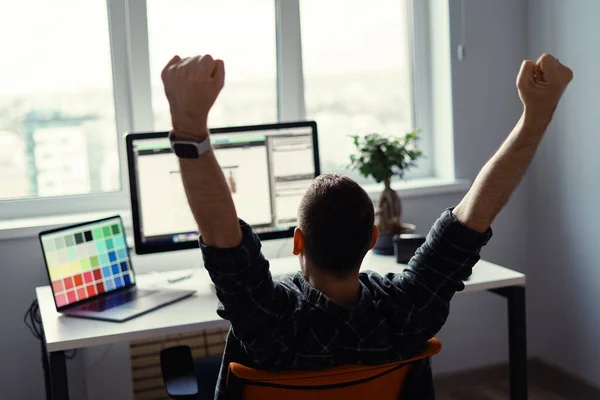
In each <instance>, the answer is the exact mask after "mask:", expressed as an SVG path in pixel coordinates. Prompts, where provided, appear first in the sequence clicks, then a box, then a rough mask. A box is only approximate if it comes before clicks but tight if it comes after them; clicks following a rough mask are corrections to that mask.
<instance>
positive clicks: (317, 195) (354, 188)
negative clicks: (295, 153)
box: [298, 174, 375, 277]
mask: <svg viewBox="0 0 600 400" xmlns="http://www.w3.org/2000/svg"><path fill="white" fill-rule="evenodd" d="M374 220H375V212H374V209H373V201H372V200H371V198H370V197H369V195H368V194H367V192H365V191H364V189H363V188H362V187H360V185H359V184H358V183H356V182H354V181H353V180H352V179H350V178H348V177H346V176H343V175H339V174H325V175H320V176H318V177H317V178H315V179H314V181H313V182H312V185H311V186H310V187H309V189H308V191H307V192H306V194H305V195H304V198H303V199H302V202H301V203H300V209H299V211H298V227H299V228H300V230H301V231H302V234H303V236H304V251H305V254H306V256H307V257H308V258H309V259H310V261H311V262H312V263H313V264H314V265H315V266H316V267H317V268H319V269H321V270H323V271H326V272H328V273H331V274H333V275H336V276H338V277H345V276H347V275H348V274H349V273H350V272H352V271H354V270H356V269H358V268H360V264H361V262H362V259H363V258H364V256H365V254H367V251H369V248H370V245H371V241H372V238H373V223H374Z"/></svg>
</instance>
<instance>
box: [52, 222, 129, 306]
mask: <svg viewBox="0 0 600 400" xmlns="http://www.w3.org/2000/svg"><path fill="white" fill-rule="evenodd" d="M40 240H41V242H42V250H43V254H44V258H45V260H46V266H47V269H48V276H49V278H50V282H51V287H52V292H53V293H54V300H55V302H56V308H57V309H58V310H59V311H60V310H61V309H62V308H63V307H65V306H69V305H72V304H74V303H79V302H81V301H84V300H87V299H89V298H91V297H95V296H97V295H101V294H103V293H108V292H112V291H114V290H117V289H121V288H125V287H129V286H132V285H133V284H134V281H135V277H134V275H133V270H132V268H131V264H130V262H129V251H128V249H127V242H126V240H125V233H124V232H123V224H122V222H121V218H120V217H112V218H108V219H103V220H99V221H94V222H90V223H86V224H79V225H74V226H71V227H67V228H61V229H55V230H52V231H48V232H42V233H41V234H40Z"/></svg>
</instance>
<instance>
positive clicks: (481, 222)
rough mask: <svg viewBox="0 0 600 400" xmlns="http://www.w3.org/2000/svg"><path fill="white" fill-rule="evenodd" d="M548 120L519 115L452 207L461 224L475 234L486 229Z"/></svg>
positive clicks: (521, 172) (517, 179)
mask: <svg viewBox="0 0 600 400" xmlns="http://www.w3.org/2000/svg"><path fill="white" fill-rule="evenodd" d="M549 122H550V117H532V116H530V115H527V113H526V112H524V113H523V115H522V116H521V118H520V119H519V122H518V123H517V125H516V126H515V128H514V129H513V131H512V132H511V133H510V135H509V136H508V138H507V139H506V140H505V142H504V143H503V144H502V146H501V147H500V149H499V150H498V151H497V152H496V154H494V156H493V157H492V158H491V159H490V160H489V161H488V162H487V163H486V164H485V166H484V167H483V169H482V170H481V172H480V173H479V175H477V178H476V179H475V182H474V183H473V186H472V187H471V189H470V190H469V192H468V193H467V194H466V196H465V197H464V198H463V199H462V201H461V202H460V203H459V204H458V205H457V206H456V207H455V208H454V210H453V214H454V215H455V216H456V218H457V219H458V220H459V221H460V222H462V223H463V224H464V225H466V226H468V227H469V228H471V229H474V230H476V231H479V232H484V231H485V230H486V229H487V228H489V227H490V225H491V223H492V221H493V220H494V219H495V218H496V216H497V215H498V213H499V212H500V210H502V208H503V207H504V205H505V204H506V203H507V202H508V199H509V198H510V196H511V194H512V193H513V192H514V191H515V189H516V188H517V186H518V184H519V182H520V181H521V179H522V178H523V175H524V174H525V172H526V171H527V168H528V167H529V165H530V164H531V161H532V160H533V157H534V155H535V152H536V150H537V147H538V145H539V144H540V141H541V139H542V137H543V135H544V132H545V131H546V127H547V126H548V123H549Z"/></svg>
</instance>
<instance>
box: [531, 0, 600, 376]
mask: <svg viewBox="0 0 600 400" xmlns="http://www.w3.org/2000/svg"><path fill="white" fill-rule="evenodd" d="M529 16H530V25H529V34H530V52H529V53H530V56H531V57H535V56H537V55H539V54H540V53H542V52H550V53H553V54H555V55H556V56H557V57H559V58H560V60H561V62H564V63H565V64H567V65H569V66H570V67H571V68H572V69H573V71H574V74H575V79H574V80H573V82H572V83H571V85H570V87H569V88H568V90H567V92H565V95H564V97H563V100H562V102H561V104H560V105H559V107H558V109H557V112H556V115H555V119H554V121H553V123H552V125H551V126H550V129H549V131H548V132H547V135H546V138H545V139H544V143H543V145H542V146H541V148H540V150H539V151H538V154H537V159H536V160H535V163H534V167H533V171H532V172H533V173H532V178H533V179H532V187H531V189H532V191H531V198H530V201H531V211H532V216H533V224H532V231H531V234H532V246H531V252H532V255H533V258H532V265H531V268H530V269H529V278H528V282H529V290H530V293H531V294H532V296H531V298H532V301H531V302H530V312H529V315H530V325H529V326H530V328H531V329H530V336H529V342H530V344H531V347H532V349H533V350H534V351H535V353H536V354H538V355H540V356H541V357H542V358H543V359H544V360H546V361H548V362H551V363H553V364H555V365H557V366H560V367H562V368H565V369H567V370H568V371H570V372H572V373H574V374H576V375H578V376H580V377H583V378H585V379H587V380H588V381H589V382H590V383H592V384H594V385H596V386H598V387H600V362H599V361H598V360H599V359H600V349H599V347H598V346H597V343H598V332H599V331H600V253H599V252H598V247H599V245H600V232H599V231H598V226H597V224H598V222H600V215H599V212H598V204H599V201H598V199H599V197H600V179H599V172H600V164H599V162H598V160H599V157H598V151H599V149H600V129H599V125H598V111H599V107H600V81H599V80H598V79H597V75H598V65H600V47H599V46H598V44H599V43H600V24H599V23H598V16H600V2H598V1H596V0H569V1H563V0H530V2H529Z"/></svg>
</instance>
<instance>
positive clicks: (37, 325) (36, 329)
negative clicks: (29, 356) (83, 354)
mask: <svg viewBox="0 0 600 400" xmlns="http://www.w3.org/2000/svg"><path fill="white" fill-rule="evenodd" d="M23 321H24V322H25V325H27V328H29V331H30V332H31V334H32V335H33V337H35V338H36V339H37V340H39V341H40V345H41V350H40V353H41V358H42V369H43V370H44V381H45V385H46V398H47V399H50V396H51V391H50V386H49V385H50V377H49V373H50V369H49V364H48V354H47V349H46V342H45V340H44V326H43V325H42V316H41V314H40V305H39V304H38V301H37V299H35V300H33V301H32V302H31V305H30V306H29V308H28V309H27V312H25V316H24V317H23ZM76 355H77V350H76V349H74V350H71V351H70V352H69V353H67V352H65V358H66V359H67V360H72V359H73V358H75V356H76Z"/></svg>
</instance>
